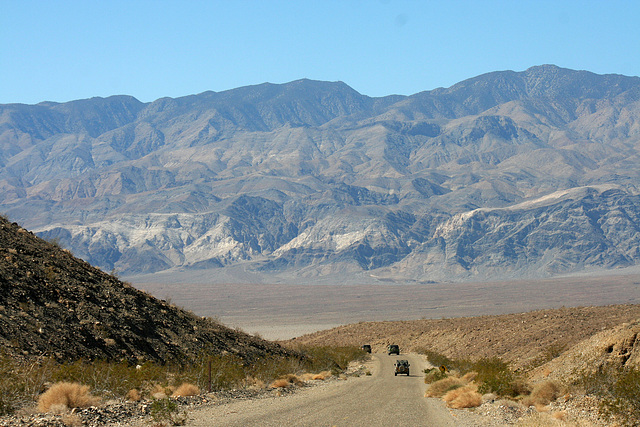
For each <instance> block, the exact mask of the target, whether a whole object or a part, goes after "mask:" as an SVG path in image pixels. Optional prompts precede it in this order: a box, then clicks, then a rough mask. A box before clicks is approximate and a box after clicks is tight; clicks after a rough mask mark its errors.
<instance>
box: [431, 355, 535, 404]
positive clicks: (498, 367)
mask: <svg viewBox="0 0 640 427" xmlns="http://www.w3.org/2000/svg"><path fill="white" fill-rule="evenodd" d="M419 352H420V353H422V354H425V355H426V356H427V359H428V360H429V362H430V363H431V364H433V365H435V366H445V367H446V368H447V369H448V370H449V371H457V372H458V373H459V374H460V375H464V374H467V373H469V372H476V373H477V376H476V379H475V380H476V382H477V383H478V384H479V388H478V391H479V392H480V393H495V394H497V395H498V396H509V397H516V396H518V395H520V394H522V393H526V387H525V386H524V383H523V381H522V380H521V379H520V378H519V377H518V376H517V375H516V374H514V373H513V372H512V371H511V369H510V368H509V365H508V364H507V363H506V362H504V361H503V360H501V359H499V358H497V357H492V358H488V359H479V360H476V361H471V360H467V359H449V358H448V357H446V356H444V355H442V354H439V353H437V352H434V351H431V350H426V349H422V350H419ZM425 374H426V375H425V382H426V383H432V382H435V381H438V380H441V379H443V378H446V376H447V374H446V373H445V372H442V371H441V370H439V369H437V368H434V369H432V370H429V371H427V370H425Z"/></svg>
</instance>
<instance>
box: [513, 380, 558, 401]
mask: <svg viewBox="0 0 640 427" xmlns="http://www.w3.org/2000/svg"><path fill="white" fill-rule="evenodd" d="M560 393H561V388H560V385H559V384H558V383H557V382H555V381H543V382H541V383H538V384H536V385H535V386H534V387H533V390H531V394H530V395H528V396H525V397H524V398H523V399H522V404H523V405H525V406H535V407H536V408H539V407H542V406H546V405H548V404H549V403H551V402H553V401H554V400H556V399H557V398H558V397H559V396H560Z"/></svg>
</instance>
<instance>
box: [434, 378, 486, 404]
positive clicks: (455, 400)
mask: <svg viewBox="0 0 640 427" xmlns="http://www.w3.org/2000/svg"><path fill="white" fill-rule="evenodd" d="M442 400H444V401H445V402H447V406H449V407H450V408H455V409H462V408H475V407H476V406H480V405H481V404H482V395H481V394H480V393H478V386H476V385H475V384H467V385H465V386H462V387H458V388H456V389H453V390H450V391H448V392H447V393H445V395H444V396H442Z"/></svg>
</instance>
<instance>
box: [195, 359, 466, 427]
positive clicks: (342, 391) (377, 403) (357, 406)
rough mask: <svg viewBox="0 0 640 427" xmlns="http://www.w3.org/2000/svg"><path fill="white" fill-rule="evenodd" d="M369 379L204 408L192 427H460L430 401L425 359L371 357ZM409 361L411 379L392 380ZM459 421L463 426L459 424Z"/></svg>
mask: <svg viewBox="0 0 640 427" xmlns="http://www.w3.org/2000/svg"><path fill="white" fill-rule="evenodd" d="M372 356H373V360H372V362H371V373H372V375H371V376H361V377H359V378H349V379H348V380H346V381H332V382H329V383H325V384H322V385H319V386H316V387H309V388H308V389H304V390H301V391H299V392H297V393H294V394H291V395H285V396H282V397H276V396H273V397H267V398H262V399H257V400H245V401H238V402H232V403H227V404H223V405H215V406H209V407H203V408H200V409H198V410H196V411H193V412H191V413H190V414H189V422H188V425H190V426H203V427H204V426H367V427H376V426H390V425H396V426H401V425H404V426H434V427H437V426H459V423H458V422H456V420H455V419H454V418H453V417H452V416H451V413H450V412H449V410H448V409H447V408H446V407H445V406H444V405H443V403H442V401H440V400H435V399H426V398H425V397H424V391H425V388H426V385H425V384H424V381H423V373H422V370H423V366H424V362H423V360H422V358H421V357H420V356H418V355H414V354H401V355H400V356H395V355H392V356H388V355H387V354H386V353H384V354H373V355H372ZM396 359H407V360H409V363H410V364H411V375H410V376H408V377H407V376H406V375H398V376H395V375H394V367H393V364H394V362H395V361H396ZM458 421H459V420H458Z"/></svg>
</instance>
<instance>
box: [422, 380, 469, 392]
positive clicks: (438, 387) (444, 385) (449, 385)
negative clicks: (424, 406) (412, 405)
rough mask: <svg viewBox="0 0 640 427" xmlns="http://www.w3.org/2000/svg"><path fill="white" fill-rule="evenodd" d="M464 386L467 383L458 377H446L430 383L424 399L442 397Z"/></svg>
mask: <svg viewBox="0 0 640 427" xmlns="http://www.w3.org/2000/svg"><path fill="white" fill-rule="evenodd" d="M466 384H467V383H465V382H464V381H463V380H461V379H460V378H458V377H447V378H444V379H442V380H438V381H436V382H434V383H431V385H430V386H429V388H428V389H427V391H426V392H425V397H442V396H444V395H445V394H446V393H447V392H449V391H451V390H455V389H456V388H459V387H462V386H464V385H466Z"/></svg>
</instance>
